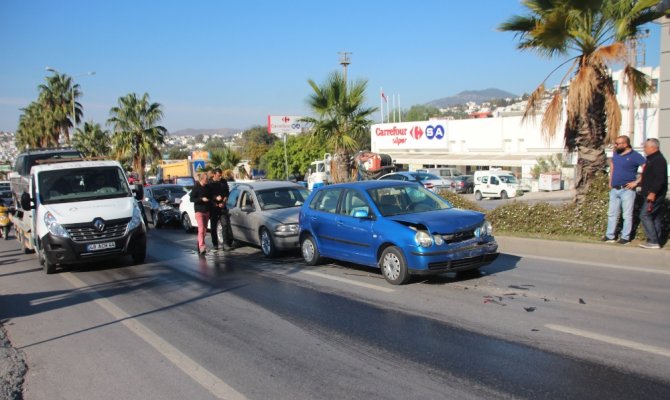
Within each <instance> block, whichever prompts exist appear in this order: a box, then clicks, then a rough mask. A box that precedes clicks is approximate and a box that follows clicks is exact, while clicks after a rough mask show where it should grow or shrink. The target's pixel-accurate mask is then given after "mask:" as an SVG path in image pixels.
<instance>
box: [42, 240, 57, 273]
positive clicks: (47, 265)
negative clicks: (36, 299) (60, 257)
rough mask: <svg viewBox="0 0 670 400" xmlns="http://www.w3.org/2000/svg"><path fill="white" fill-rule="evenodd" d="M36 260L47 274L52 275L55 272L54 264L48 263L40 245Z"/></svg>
mask: <svg viewBox="0 0 670 400" xmlns="http://www.w3.org/2000/svg"><path fill="white" fill-rule="evenodd" d="M38 259H39V261H40V264H42V270H43V271H44V272H45V273H46V274H47V275H50V274H53V273H54V272H56V264H54V263H52V262H51V261H49V259H48V258H47V257H46V255H45V254H44V248H43V247H42V245H41V244H40V249H39V251H38Z"/></svg>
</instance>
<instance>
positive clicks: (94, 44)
mask: <svg viewBox="0 0 670 400" xmlns="http://www.w3.org/2000/svg"><path fill="white" fill-rule="evenodd" d="M516 14H525V10H524V8H523V7H522V5H521V3H520V2H519V1H518V0H480V1H455V0H448V1H446V0H414V1H394V0H391V1H388V0H386V1H377V0H357V1H354V0H338V1H314V0H311V1H309V0H293V1H282V0H274V1H272V0H267V1H266V0H246V1H231V0H229V1H221V0H219V1H216V0H192V1H183V0H182V1H174V0H162V1H155V0H154V1H148V0H134V1H130V0H115V1H90V0H86V1H74V0H61V1H53V0H50V1H48V0H28V1H19V0H0V130H3V131H14V130H16V127H17V125H18V119H19V115H20V114H21V111H20V109H21V108H23V107H26V106H27V105H28V104H29V103H30V102H31V101H34V100H36V99H37V95H38V89H37V87H38V85H40V84H41V83H43V82H44V80H45V78H46V77H47V75H49V74H50V72H48V71H46V68H47V67H51V68H54V69H56V70H57V71H59V72H61V73H66V74H68V75H70V76H73V77H74V78H75V82H76V83H78V84H79V85H80V86H81V91H82V92H83V96H82V97H81V98H80V99H79V100H78V101H79V102H80V103H81V104H82V105H83V107H84V119H85V120H86V121H94V122H98V123H101V124H103V125H104V124H105V122H106V120H107V118H109V109H110V108H111V107H113V106H115V105H116V104H117V100H118V98H119V97H122V96H125V95H126V94H128V93H137V94H138V95H142V94H143V93H148V94H149V96H150V99H151V101H153V102H158V103H160V104H161V105H162V106H163V112H164V118H163V120H162V122H161V124H162V125H163V126H165V127H166V128H167V129H168V130H169V131H177V130H181V129H186V128H195V129H202V128H206V129H214V128H236V129H246V128H249V127H251V126H253V125H265V124H266V123H267V116H268V115H309V108H308V107H307V99H308V97H309V95H310V93H312V89H311V88H310V86H309V85H308V83H307V80H308V79H313V80H314V81H316V82H317V83H322V82H324V81H325V80H326V78H327V77H328V75H329V74H330V73H332V72H334V71H341V70H342V67H341V66H340V65H339V63H338V62H339V54H338V52H344V51H346V52H350V53H351V54H350V61H351V64H350V65H349V68H348V79H349V80H357V79H365V80H367V83H368V90H367V102H368V105H369V106H376V107H379V104H380V90H381V88H383V90H384V92H385V94H386V95H387V96H388V97H389V100H390V97H391V96H392V95H397V96H398V97H399V98H400V105H401V107H402V108H409V107H410V106H411V105H414V104H423V103H426V102H429V101H431V100H435V99H438V98H442V97H447V96H451V95H455V94H457V93H459V92H461V91H463V90H481V89H487V88H498V89H502V90H506V91H508V92H511V93H514V94H517V95H521V94H523V93H530V92H532V91H533V90H534V89H535V87H537V85H538V84H539V83H540V82H542V80H544V79H545V78H546V77H547V75H548V74H549V73H550V72H551V71H552V70H553V69H554V68H555V67H557V66H558V65H559V64H561V62H562V61H563V60H564V59H560V58H556V59H546V58H543V57H540V56H539V55H537V54H536V53H532V52H520V51H519V50H517V48H516V45H517V43H518V41H517V40H516V39H515V37H514V35H513V34H511V33H507V32H499V31H497V29H496V28H497V26H498V25H499V24H500V23H502V22H504V21H505V20H507V19H508V18H510V17H511V16H513V15H516ZM649 29H650V32H651V35H650V37H649V38H648V39H646V40H645V43H646V49H647V51H646V54H647V56H646V64H647V65H652V66H657V65H658V64H659V56H660V54H659V52H660V36H659V30H660V29H659V26H658V25H656V24H650V25H649ZM88 72H95V75H87V73H88ZM560 75H561V74H560V73H557V74H555V75H554V76H552V78H550V80H549V81H548V82H549V83H550V84H556V83H558V80H560V78H561V76H560ZM375 118H376V119H379V118H380V117H379V113H377V114H376V115H375Z"/></svg>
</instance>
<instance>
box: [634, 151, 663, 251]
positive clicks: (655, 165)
mask: <svg viewBox="0 0 670 400" xmlns="http://www.w3.org/2000/svg"><path fill="white" fill-rule="evenodd" d="M644 153H645V154H646V155H647V164H646V165H645V167H644V171H643V172H642V197H643V198H644V200H645V203H644V205H643V206H642V210H641V211H640V220H641V221H642V227H643V228H644V234H645V235H646V236H647V242H646V243H642V244H641V245H640V247H643V248H645V249H660V248H661V240H662V239H663V238H662V236H663V225H662V222H663V221H662V220H663V203H664V201H665V195H666V193H667V192H668V162H667V160H666V159H665V157H663V154H661V152H660V142H659V141H658V139H647V141H646V142H644Z"/></svg>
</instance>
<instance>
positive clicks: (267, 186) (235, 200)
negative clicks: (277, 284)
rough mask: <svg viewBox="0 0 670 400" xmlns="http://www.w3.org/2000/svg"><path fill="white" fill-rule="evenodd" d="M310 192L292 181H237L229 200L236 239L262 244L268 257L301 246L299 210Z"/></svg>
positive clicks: (261, 246) (234, 237)
mask: <svg viewBox="0 0 670 400" xmlns="http://www.w3.org/2000/svg"><path fill="white" fill-rule="evenodd" d="M307 196H309V191H308V190H307V189H305V188H304V187H303V186H300V185H297V184H295V183H292V182H286V181H260V182H251V183H240V184H238V185H237V186H236V187H235V188H234V189H233V190H232V191H231V192H230V196H229V197H228V203H227V206H228V210H229V213H230V227H231V231H232V233H233V239H235V240H236V241H238V242H246V243H250V244H252V245H256V246H260V248H261V250H262V251H263V254H264V255H265V256H266V257H274V256H276V255H277V253H278V252H279V251H282V250H292V249H298V248H299V247H300V244H299V241H298V214H299V213H300V206H302V204H303V203H304V202H305V199H307ZM218 232H221V229H218ZM220 242H222V243H223V238H220Z"/></svg>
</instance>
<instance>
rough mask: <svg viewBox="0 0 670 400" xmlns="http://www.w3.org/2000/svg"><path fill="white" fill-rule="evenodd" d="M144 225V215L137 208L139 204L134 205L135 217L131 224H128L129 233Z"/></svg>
mask: <svg viewBox="0 0 670 400" xmlns="http://www.w3.org/2000/svg"><path fill="white" fill-rule="evenodd" d="M141 223H142V214H141V212H140V208H139V207H138V206H137V203H136V202H134V203H133V217H132V218H131V219H130V222H128V231H132V230H133V229H135V228H137V227H138V226H140V224H141Z"/></svg>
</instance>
